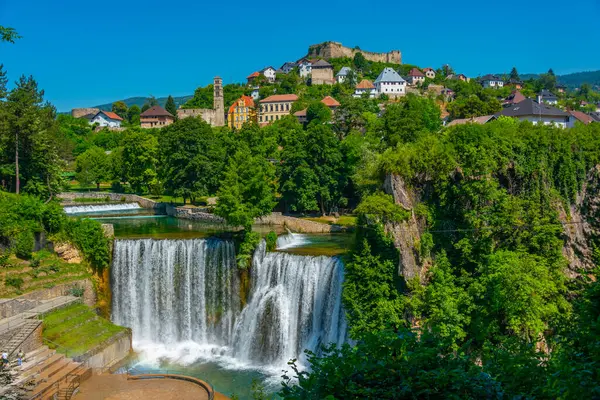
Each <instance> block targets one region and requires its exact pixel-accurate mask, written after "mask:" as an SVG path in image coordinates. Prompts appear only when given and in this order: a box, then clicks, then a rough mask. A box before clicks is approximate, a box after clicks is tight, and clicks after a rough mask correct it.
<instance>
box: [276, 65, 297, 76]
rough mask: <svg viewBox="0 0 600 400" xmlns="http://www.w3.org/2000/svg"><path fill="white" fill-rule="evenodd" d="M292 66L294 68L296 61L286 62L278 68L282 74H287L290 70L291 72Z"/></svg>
mask: <svg viewBox="0 0 600 400" xmlns="http://www.w3.org/2000/svg"><path fill="white" fill-rule="evenodd" d="M294 68H296V63H293V62H286V63H285V64H283V65H282V66H281V68H279V69H281V70H282V71H283V73H284V74H289V73H290V72H292V71H293V70H294Z"/></svg>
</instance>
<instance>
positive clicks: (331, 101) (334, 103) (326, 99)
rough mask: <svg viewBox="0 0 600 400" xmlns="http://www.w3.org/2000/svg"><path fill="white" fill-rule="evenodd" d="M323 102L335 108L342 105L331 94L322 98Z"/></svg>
mask: <svg viewBox="0 0 600 400" xmlns="http://www.w3.org/2000/svg"><path fill="white" fill-rule="evenodd" d="M321 103H323V104H325V105H326V106H327V107H329V108H331V109H333V110H335V109H336V108H338V107H339V106H340V103H339V102H338V101H337V100H336V99H334V98H333V97H331V96H325V97H324V98H323V100H321Z"/></svg>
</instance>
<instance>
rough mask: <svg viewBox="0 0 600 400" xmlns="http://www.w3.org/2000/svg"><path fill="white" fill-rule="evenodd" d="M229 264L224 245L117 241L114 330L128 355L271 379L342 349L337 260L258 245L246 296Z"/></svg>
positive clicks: (229, 245) (230, 250)
mask: <svg viewBox="0 0 600 400" xmlns="http://www.w3.org/2000/svg"><path fill="white" fill-rule="evenodd" d="M288 239H292V238H288ZM297 239H298V238H296V240H297ZM283 242H285V240H282V242H281V243H279V244H280V245H283V246H285V245H289V243H288V242H286V243H283ZM235 259H236V254H235V248H234V244H233V242H231V241H227V240H219V239H186V240H171V239H168V240H155V239H136V240H116V241H115V244H114V259H113V266H112V270H111V280H112V282H111V284H112V299H113V300H112V318H113V321H114V322H115V323H117V324H119V325H123V326H127V327H131V328H132V330H133V338H134V345H135V344H136V343H138V344H140V343H142V344H144V345H145V346H150V347H151V348H152V346H156V348H159V347H162V348H169V349H171V351H175V350H173V349H182V348H183V349H184V352H185V353H186V354H188V356H189V353H190V347H194V349H195V350H194V351H195V353H194V354H193V357H197V358H204V359H207V360H214V359H215V358H219V357H222V358H227V359H229V360H235V362H236V363H239V364H241V365H244V366H252V367H272V368H276V369H277V371H281V368H282V367H286V363H287V362H288V361H289V360H290V359H291V358H298V359H299V360H300V362H302V360H303V351H304V350H305V349H308V350H311V351H313V352H316V353H318V352H319V349H320V346H321V345H325V344H329V343H336V344H338V345H341V344H342V343H343V342H344V341H345V340H346V337H347V323H346V319H345V316H344V311H343V308H342V281H343V276H344V271H343V264H342V262H341V261H340V260H339V259H338V258H335V257H325V256H318V257H315V256H300V255H293V254H287V253H282V252H267V251H266V249H265V244H264V241H263V242H262V243H261V245H260V246H259V248H258V249H257V250H256V252H255V254H254V258H253V260H252V266H251V268H250V273H249V277H247V279H249V280H250V285H249V287H250V289H249V292H247V293H246V294H244V290H242V289H241V288H242V287H243V286H244V285H243V282H242V280H243V278H242V274H240V271H239V270H238V267H237V265H236V261H235ZM178 351H179V350H178Z"/></svg>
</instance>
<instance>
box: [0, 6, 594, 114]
mask: <svg viewBox="0 0 600 400" xmlns="http://www.w3.org/2000/svg"><path fill="white" fill-rule="evenodd" d="M311 4H319V6H320V7H321V8H319V9H314V10H313V9H312V8H311V7H312V6H311ZM504 4H506V5H501V3H498V2H481V1H474V0H465V1H452V2H449V1H445V0H444V1H438V0H429V1H427V2H425V1H418V2H415V1H406V2H402V1H393V2H392V1H387V2H385V1H377V2H375V1H373V2H369V3H368V4H365V2H364V1H358V0H346V1H339V0H329V1H325V2H311V1H308V2H250V1H237V0H229V1H214V2H207V1H187V0H178V1H171V2H168V1H154V0H146V1H133V0H121V1H119V2H116V1H110V0H107V1H101V2H88V1H81V0H80V1H74V0H64V1H62V0H55V1H49V0H45V1H39V0H0V25H3V26H10V27H14V28H15V29H17V30H18V31H19V33H20V34H21V35H22V36H23V38H22V39H21V40H19V41H18V42H17V43H16V44H14V45H10V44H0V63H3V64H4V66H5V69H6V70H8V73H9V76H10V78H11V80H12V81H14V80H15V79H16V78H17V77H18V76H19V75H21V74H27V75H29V74H31V75H33V76H34V77H35V78H36V79H37V81H38V82H39V84H40V87H42V88H44V89H45V91H46V98H47V99H48V100H50V101H51V102H52V103H53V104H55V105H56V107H57V108H58V110H59V111H67V110H69V109H70V108H72V107H84V106H92V105H97V104H101V103H106V102H110V101H115V100H119V99H123V98H127V97H132V96H147V95H150V94H152V95H154V96H156V97H162V96H166V95H169V94H172V95H174V96H179V95H186V94H191V93H193V91H194V89H195V88H196V87H198V86H204V85H207V84H209V83H210V82H211V81H212V77H213V76H215V75H220V76H221V77H223V80H224V82H225V83H229V82H241V81H243V80H244V78H245V77H246V76H247V75H249V74H250V73H252V72H253V71H255V70H257V69H260V68H261V67H263V66H266V65H273V66H274V67H278V66H280V65H281V64H283V62H285V61H289V60H296V59H298V58H300V57H301V56H303V55H305V53H306V50H307V48H308V46H309V45H310V44H314V43H319V42H322V41H326V40H334V41H339V42H342V43H343V44H345V45H347V46H350V47H354V46H356V45H358V46H360V47H361V48H362V49H365V50H371V51H388V50H392V49H399V50H401V51H402V55H403V60H404V62H406V63H410V64H416V65H419V66H421V67H427V66H432V67H434V68H437V67H439V66H440V65H442V64H444V63H449V64H451V65H452V66H453V67H454V68H455V70H457V71H459V72H463V73H465V74H467V75H469V76H475V75H479V74H485V73H491V72H504V71H509V70H510V68H511V67H512V66H513V65H515V66H516V67H517V68H518V70H519V72H521V73H526V72H543V71H546V70H548V68H550V67H551V68H553V69H554V71H555V72H556V73H558V74H561V73H570V72H576V71H584V70H598V69H600V52H598V51H597V50H598V46H599V43H600V29H598V21H599V18H600V0H577V1H571V2H564V1H555V0H549V1H545V2H540V1H535V2H534V1H531V2H529V1H527V2H512V3H510V2H509V3H504ZM261 5H268V7H267V6H264V8H263V6H261Z"/></svg>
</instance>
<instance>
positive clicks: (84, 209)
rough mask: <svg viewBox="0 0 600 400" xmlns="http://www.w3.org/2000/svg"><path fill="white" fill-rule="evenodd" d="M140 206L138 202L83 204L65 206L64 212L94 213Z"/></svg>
mask: <svg viewBox="0 0 600 400" xmlns="http://www.w3.org/2000/svg"><path fill="white" fill-rule="evenodd" d="M139 208H141V207H140V205H139V204H138V203H118V204H96V205H85V206H67V207H65V213H67V214H84V213H96V212H104V211H124V210H136V209H139Z"/></svg>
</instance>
